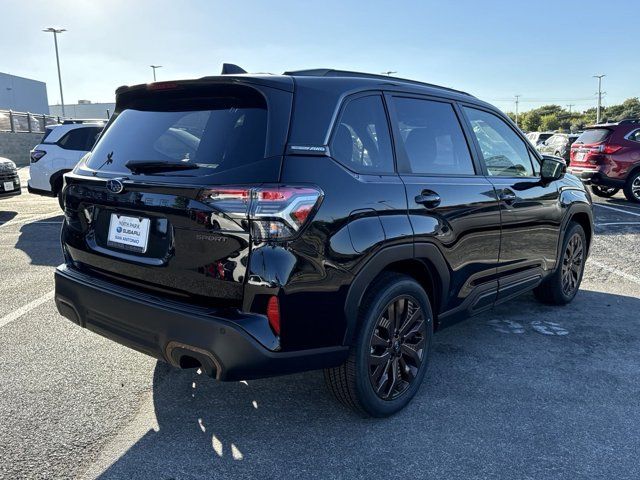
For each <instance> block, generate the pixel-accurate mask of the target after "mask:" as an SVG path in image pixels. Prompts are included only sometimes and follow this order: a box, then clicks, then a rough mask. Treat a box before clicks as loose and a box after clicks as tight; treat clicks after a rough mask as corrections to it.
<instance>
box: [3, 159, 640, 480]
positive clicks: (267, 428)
mask: <svg viewBox="0 0 640 480" xmlns="http://www.w3.org/2000/svg"><path fill="white" fill-rule="evenodd" d="M22 175H23V176H24V175H26V172H25V171H24V169H23V171H22ZM24 184H25V185H26V182H25V183H24ZM597 201H598V205H597V206H596V207H595V213H596V222H597V228H596V236H595V240H594V243H593V247H592V253H591V257H590V259H589V261H588V263H587V269H586V273H585V277H584V280H583V283H582V288H581V291H580V293H579V294H578V296H577V297H576V299H575V301H574V302H573V303H572V304H571V305H569V306H567V307H564V308H557V307H556V308H553V307H547V306H542V305H540V304H538V303H537V302H536V301H535V300H534V299H533V297H532V296H525V297H523V298H520V299H517V300H514V301H512V302H510V303H507V304H505V305H502V306H500V307H499V308H497V309H495V310H493V311H491V312H489V313H487V314H483V315H481V316H478V317H474V318H473V319H470V320H467V321H465V322H463V323H460V324H458V325H456V326H454V327H452V328H449V329H447V330H444V331H443V332H441V333H439V334H437V335H436V337H435V341H434V350H433V354H432V357H431V366H430V370H429V372H428V373H427V377H426V381H425V384H424V385H423V388H422V390H421V392H420V393H419V394H418V396H417V397H416V399H415V400H414V401H413V402H412V403H411V404H410V406H409V407H408V408H407V409H406V410H404V411H403V412H401V413H400V414H398V415H396V416H395V417H392V418H389V419H385V420H368V419H367V420H365V419H361V418H359V417H357V416H355V415H354V414H352V413H350V412H349V411H347V410H345V409H343V408H342V407H341V406H340V405H338V404H337V403H336V402H335V401H334V400H333V399H332V398H331V397H330V396H329V394H328V392H327V391H326V390H325V388H324V384H323V380H322V375H321V373H320V372H310V373H305V374H300V375H293V376H287V377H280V378H274V379H265V380H257V381H250V382H239V383H216V382H215V381H213V380H212V379H209V378H206V377H203V376H200V375H198V373H197V372H194V371H178V370H173V369H171V368H169V367H168V366H166V365H165V364H162V363H157V362H155V361H154V360H152V359H150V358H148V357H146V356H144V355H142V354H138V353H136V352H134V351H131V350H128V349H126V348H125V347H121V346H119V345H117V344H115V343H112V342H110V341H107V340H104V339H102V338H101V337H99V336H97V335H95V334H92V333H90V332H88V331H85V330H82V329H80V328H77V327H76V326H74V325H73V324H72V323H71V322H69V321H67V320H65V319H64V318H62V317H61V316H60V315H58V313H57V311H56V309H55V306H54V302H53V268H54V267H55V266H56V265H57V264H59V263H61V261H62V258H61V254H60V248H59V244H58V242H59V240H58V237H59V229H60V223H61V220H62V216H61V212H60V210H59V208H58V206H57V203H56V200H55V199H47V198H42V197H37V196H32V195H29V194H27V192H26V191H24V192H23V195H21V196H19V197H13V198H7V199H2V200H0V262H1V263H2V282H1V283H0V298H1V300H0V371H1V372H2V377H1V378H2V382H0V419H1V420H0V478H11V479H13V478H96V477H98V478H104V479H112V478H114V479H115V478H149V479H185V478H187V479H188V478H234V479H240V478H261V479H268V478H283V477H287V478H319V479H327V478H373V477H374V476H375V477H378V476H380V477H383V478H399V477H403V478H443V479H458V478H459V479H470V478H483V479H492V478H496V479H498V478H501V479H502V478H517V479H541V478H567V479H568V478H571V479H575V478H590V479H591V478H607V479H609V478H617V479H618V478H630V479H631V478H634V479H635V478H640V462H638V452H640V433H639V431H640V314H639V312H640V261H638V254H639V251H640V248H639V247H640V207H638V206H633V205H631V204H629V203H628V202H626V201H625V200H624V199H623V197H622V196H621V195H620V194H619V195H618V196H617V197H616V198H613V199H609V200H602V199H597Z"/></svg>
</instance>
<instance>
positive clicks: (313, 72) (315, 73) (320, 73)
mask: <svg viewBox="0 0 640 480" xmlns="http://www.w3.org/2000/svg"><path fill="white" fill-rule="evenodd" d="M283 75H292V76H300V77H356V78H371V79H377V80H386V81H388V82H389V81H391V82H394V81H395V82H402V83H410V84H413V85H420V86H425V87H434V88H440V89H442V90H448V91H450V92H455V93H461V94H463V95H469V96H470V97H471V96H472V95H471V94H470V93H467V92H463V91H461V90H456V89H454V88H449V87H443V86H441V85H434V84H433V83H426V82H420V81H418V80H409V79H406V78H399V77H391V76H388V75H380V74H375V73H363V72H350V71H348V70H336V69H333V68H313V69H310V70H295V71H290V72H284V74H283Z"/></svg>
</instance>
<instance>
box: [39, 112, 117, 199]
mask: <svg viewBox="0 0 640 480" xmlns="http://www.w3.org/2000/svg"><path fill="white" fill-rule="evenodd" d="M103 128H104V122H78V121H73V122H71V121H67V122H66V123H64V124H62V125H53V126H50V127H47V129H46V131H45V134H44V137H43V138H42V140H41V141H40V143H39V144H38V145H36V146H35V147H34V148H33V150H31V165H30V166H29V176H30V177H31V178H30V179H29V182H28V183H27V189H28V190H29V193H35V194H37V195H45V196H47V197H56V196H57V197H58V198H60V191H61V190H62V180H63V179H62V176H63V175H64V174H65V173H67V172H70V171H71V170H73V167H75V166H76V163H78V161H79V160H80V159H81V158H82V157H83V156H84V154H85V153H87V152H88V151H89V150H91V148H92V147H93V144H94V143H95V142H96V139H97V138H98V135H99V134H100V132H101V131H102V129H103Z"/></svg>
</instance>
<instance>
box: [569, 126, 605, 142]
mask: <svg viewBox="0 0 640 480" xmlns="http://www.w3.org/2000/svg"><path fill="white" fill-rule="evenodd" d="M610 133H611V130H609V129H608V128H590V129H589V130H585V131H584V132H582V133H581V134H580V136H579V137H578V138H577V139H576V141H575V144H576V145H579V144H583V143H586V144H589V143H600V142H603V141H605V140H606V138H607V137H608V136H609V134H610Z"/></svg>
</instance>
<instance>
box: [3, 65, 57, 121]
mask: <svg viewBox="0 0 640 480" xmlns="http://www.w3.org/2000/svg"><path fill="white" fill-rule="evenodd" d="M48 104H49V101H48V99H47V84H46V83H44V82H39V81H38V80H32V79H30V78H24V77H18V76H16V75H9V74H8V73H2V72H0V110H13V111H15V112H30V113H37V114H41V115H42V114H45V115H48V114H49V106H48Z"/></svg>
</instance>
